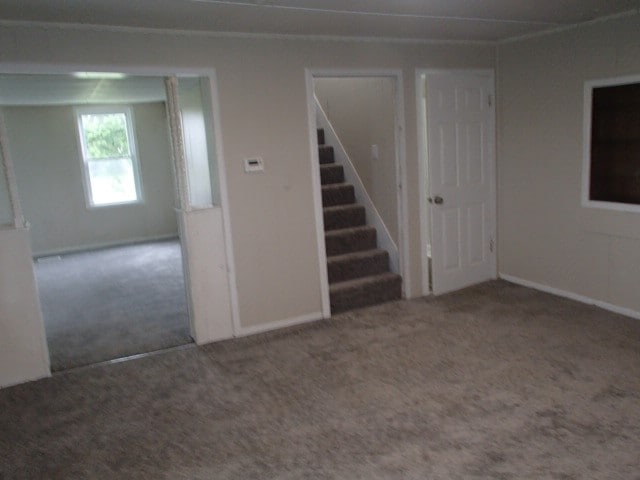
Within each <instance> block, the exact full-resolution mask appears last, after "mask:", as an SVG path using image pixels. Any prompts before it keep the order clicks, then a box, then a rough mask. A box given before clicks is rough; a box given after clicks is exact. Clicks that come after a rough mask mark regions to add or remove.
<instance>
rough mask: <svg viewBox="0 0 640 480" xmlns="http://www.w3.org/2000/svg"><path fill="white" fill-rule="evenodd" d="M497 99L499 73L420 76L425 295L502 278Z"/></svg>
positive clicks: (429, 73) (430, 73) (421, 73)
mask: <svg viewBox="0 0 640 480" xmlns="http://www.w3.org/2000/svg"><path fill="white" fill-rule="evenodd" d="M493 98H494V73H493V71H488V70H470V71H453V70H451V71H449V70H417V71H416V109H417V114H418V119H417V120H418V154H419V175H420V230H421V239H422V240H421V258H422V279H423V280H422V293H423V295H428V294H430V293H433V294H436V295H437V294H441V293H445V292H449V291H453V290H457V289H460V288H463V287H466V286H468V285H472V284H474V283H479V282H482V281H484V280H488V279H492V278H497V262H496V187H495V185H496V178H495V175H496V173H495V172H496V169H495V102H494V99H493Z"/></svg>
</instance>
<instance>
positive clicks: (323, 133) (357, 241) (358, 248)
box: [307, 70, 407, 316]
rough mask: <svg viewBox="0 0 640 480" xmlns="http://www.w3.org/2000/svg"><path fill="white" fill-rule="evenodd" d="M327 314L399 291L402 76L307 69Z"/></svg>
mask: <svg viewBox="0 0 640 480" xmlns="http://www.w3.org/2000/svg"><path fill="white" fill-rule="evenodd" d="M307 93H308V102H309V128H310V135H311V139H312V142H311V146H312V157H311V158H312V161H313V163H314V165H313V166H312V168H313V172H314V174H316V173H319V175H317V176H316V178H314V188H315V189H316V190H315V192H314V193H315V197H316V219H317V223H316V225H317V234H318V239H319V242H318V243H319V246H320V252H319V254H320V255H319V258H320V261H321V263H322V265H321V272H322V274H323V275H324V276H323V277H322V278H321V284H322V285H324V286H325V288H324V291H323V300H325V309H324V312H325V315H326V316H328V315H329V314H330V313H338V312H341V311H344V310H349V309H353V308H359V307H363V306H367V305H371V304H374V303H381V302H384V301H389V300H393V299H398V298H401V297H402V296H403V295H405V293H404V292H405V291H406V290H407V285H406V277H407V276H405V275H404V274H405V272H406V271H407V269H406V265H405V256H404V254H406V249H405V245H404V242H405V241H406V236H405V232H406V228H404V221H405V215H404V211H405V197H404V191H403V189H402V185H403V183H404V182H403V181H402V173H401V172H403V171H404V168H403V165H404V163H403V162H404V135H403V132H404V129H403V126H402V125H403V119H404V115H403V113H402V105H403V103H402V75H401V72H397V71H376V72H372V71H368V72H357V71H356V72H354V71H344V72H343V71H328V72H327V71H315V70H314V71H307Z"/></svg>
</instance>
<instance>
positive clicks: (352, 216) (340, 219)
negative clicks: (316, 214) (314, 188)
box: [324, 205, 365, 231]
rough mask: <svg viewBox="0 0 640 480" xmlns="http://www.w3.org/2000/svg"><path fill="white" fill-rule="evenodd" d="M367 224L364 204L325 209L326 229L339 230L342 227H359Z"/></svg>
mask: <svg viewBox="0 0 640 480" xmlns="http://www.w3.org/2000/svg"><path fill="white" fill-rule="evenodd" d="M364 224H365V212H364V207H363V206H362V205H354V207H353V208H349V209H341V210H328V211H327V210H325V211H324V229H325V231H327V230H338V229H341V228H351V227H359V226H361V225H364Z"/></svg>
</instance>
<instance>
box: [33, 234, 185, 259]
mask: <svg viewBox="0 0 640 480" xmlns="http://www.w3.org/2000/svg"><path fill="white" fill-rule="evenodd" d="M174 238H175V239H178V238H180V237H179V236H178V234H177V233H168V234H165V235H156V236H154V237H136V238H129V239H127V240H116V241H113V242H105V243H96V244H93V245H79V246H77V247H68V248H62V249H60V250H50V251H45V252H33V258H34V259H35V258H41V257H53V256H55V255H66V254H69V253H80V252H90V251H91V250H101V249H103V248H111V247H123V246H126V245H137V244H139V243H147V242H162V241H164V240H171V239H174Z"/></svg>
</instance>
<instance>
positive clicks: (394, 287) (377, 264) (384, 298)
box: [318, 129, 402, 314]
mask: <svg viewBox="0 0 640 480" xmlns="http://www.w3.org/2000/svg"><path fill="white" fill-rule="evenodd" d="M318 149H319V158H320V181H321V184H322V206H323V213H324V230H325V245H326V251H327V272H328V277H329V296H330V301H331V313H332V314H335V313H339V312H344V311H346V310H351V309H354V308H360V307H365V306H368V305H374V304H377V303H383V302H388V301H391V300H398V299H399V298H400V296H401V285H402V278H401V277H400V275H397V274H395V273H393V272H391V271H390V270H389V253H388V252H386V251H385V250H380V249H378V248H377V241H376V229H375V228H374V227H370V226H367V225H366V215H365V209H364V207H363V206H362V205H359V204H357V203H355V202H356V199H355V191H354V188H353V185H350V184H348V183H345V182H344V170H343V168H342V166H341V165H337V164H336V163H335V160H334V155H333V147H332V146H331V145H325V142H324V130H323V129H318Z"/></svg>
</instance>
